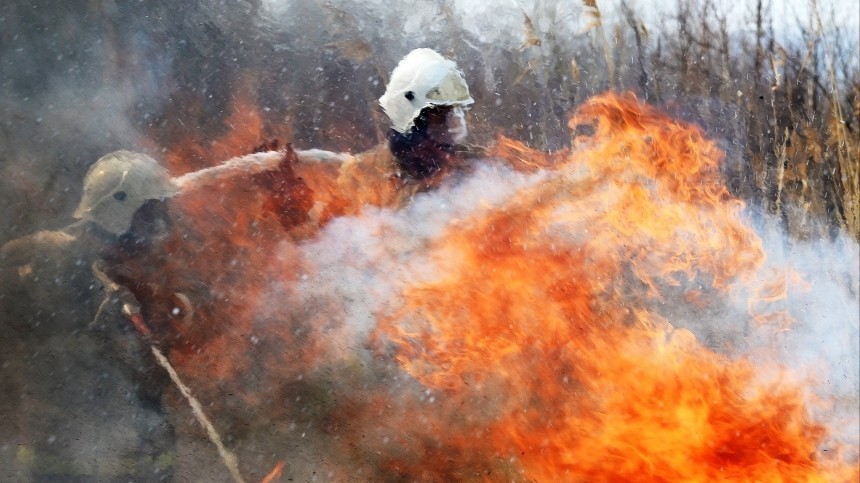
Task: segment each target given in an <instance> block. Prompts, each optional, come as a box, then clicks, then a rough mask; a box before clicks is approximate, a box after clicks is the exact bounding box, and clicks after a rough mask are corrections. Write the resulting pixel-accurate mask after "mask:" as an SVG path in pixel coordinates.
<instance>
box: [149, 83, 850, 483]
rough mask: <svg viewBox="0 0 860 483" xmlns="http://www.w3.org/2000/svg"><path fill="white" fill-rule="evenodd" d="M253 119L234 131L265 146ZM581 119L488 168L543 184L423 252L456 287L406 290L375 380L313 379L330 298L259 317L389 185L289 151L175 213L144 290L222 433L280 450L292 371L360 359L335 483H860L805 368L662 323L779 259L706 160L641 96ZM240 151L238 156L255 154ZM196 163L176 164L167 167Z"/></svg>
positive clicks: (761, 297)
mask: <svg viewBox="0 0 860 483" xmlns="http://www.w3.org/2000/svg"><path fill="white" fill-rule="evenodd" d="M238 111H241V112H245V113H247V112H253V111H250V110H246V109H239V110H238ZM248 122H249V123H250V124H249V125H250V126H251V128H250V129H249V130H246V131H243V132H253V131H255V130H257V131H258V128H257V127H255V126H256V124H254V122H255V121H254V120H253V119H250V120H249V121H248ZM570 125H571V128H572V129H573V131H574V132H575V133H577V135H576V137H575V139H574V143H573V146H572V147H571V149H570V150H569V151H564V152H560V153H555V154H544V153H538V152H535V151H534V150H531V149H529V148H528V147H526V146H525V145H523V144H521V143H518V142H516V141H513V140H508V139H504V138H501V139H500V140H499V143H498V145H497V146H496V148H495V151H494V155H495V156H497V157H501V158H504V159H505V160H507V161H508V162H509V164H510V165H511V166H513V168H514V169H515V170H517V171H524V172H535V171H539V170H544V172H545V173H547V176H546V177H545V178H542V181H539V182H536V183H534V184H532V185H530V186H529V187H527V188H523V189H521V190H520V191H519V192H517V193H516V196H513V197H511V200H510V201H509V202H507V203H505V204H503V205H502V206H501V207H496V208H492V209H488V210H484V211H479V212H477V214H475V215H473V217H472V218H471V219H467V220H460V221H456V222H454V223H452V225H451V226H450V228H449V230H448V231H447V232H446V233H444V234H443V235H442V236H440V237H439V238H437V239H435V240H433V241H432V243H431V245H430V249H431V250H432V252H431V254H432V257H433V258H434V260H435V261H436V262H437V264H438V266H439V267H441V268H442V269H443V270H442V272H443V273H447V275H446V276H444V277H442V278H440V279H438V280H436V281H435V282H433V283H427V284H416V285H413V286H409V287H405V288H404V287H397V288H398V289H402V295H403V303H402V306H398V307H396V308H395V309H394V310H393V313H385V314H378V321H377V322H378V325H377V327H376V330H375V333H374V335H373V345H372V347H373V350H374V355H376V356H377V358H376V359H375V360H374V361H373V362H372V363H371V364H370V365H372V364H373V363H378V364H379V365H380V367H373V368H370V369H358V368H357V366H359V365H363V362H362V364H354V365H350V364H351V362H350V361H347V362H344V361H335V362H332V361H331V359H333V358H330V359H329V360H326V361H324V362H321V361H322V359H323V358H321V357H320V356H321V355H323V353H324V352H325V351H326V350H327V349H326V344H332V345H337V343H338V342H337V341H330V340H327V339H328V338H330V337H331V334H332V332H326V331H327V329H330V328H331V327H333V326H337V325H338V324H342V323H343V322H342V321H340V320H321V318H322V316H320V315H318V314H316V313H315V309H317V308H318V306H317V305H315V304H318V303H338V302H332V301H330V300H326V301H323V302H319V301H309V302H308V306H306V307H305V306H299V307H295V308H294V310H293V309H291V310H289V311H287V312H288V313H281V314H267V313H261V312H260V307H265V306H266V303H265V302H266V301H265V299H264V296H265V295H264V294H265V293H266V290H267V289H266V287H267V286H268V284H270V283H272V282H273V281H275V282H277V283H280V284H283V286H284V287H285V288H284V289H283V290H285V291H289V290H292V289H293V286H294V285H295V283H296V279H297V278H298V277H299V276H300V274H301V272H302V270H304V268H306V267H302V266H301V263H302V262H301V261H300V257H299V255H298V254H297V253H298V252H299V251H300V248H299V247H298V246H297V245H298V241H300V240H304V239H307V238H310V237H313V236H314V235H315V234H316V233H317V230H318V229H319V227H320V226H321V225H323V224H325V223H326V222H327V221H329V220H331V219H332V218H334V217H337V216H341V215H343V214H345V213H346V214H356V213H361V210H360V209H357V208H355V206H356V205H360V204H361V202H363V201H365V200H367V199H370V198H373V199H377V198H378V199H383V198H384V196H381V195H380V196H376V197H373V196H368V192H369V191H373V190H378V191H380V192H382V191H383V190H385V189H390V187H387V186H374V185H372V184H371V185H368V184H367V183H366V182H365V181H366V180H368V179H380V177H379V176H367V177H361V176H358V178H357V182H356V183H351V184H350V183H339V182H338V179H339V177H340V175H341V174H342V173H339V172H338V167H337V166H336V165H335V164H332V163H321V164H316V165H311V164H309V165H301V164H300V163H298V161H297V159H296V157H295V155H294V153H292V151H291V150H289V149H287V150H285V151H284V162H283V163H281V165H280V166H279V169H278V170H276V171H272V172H267V173H263V174H261V175H258V176H255V177H254V178H253V179H251V180H248V179H235V180H228V181H225V182H223V183H220V184H218V185H217V186H214V187H212V188H211V189H207V190H205V191H201V192H193V193H186V194H183V195H182V196H181V197H179V198H177V199H175V200H172V209H173V210H174V212H173V215H174V219H175V222H176V226H177V230H176V232H175V233H173V234H171V236H170V238H169V240H167V241H166V242H165V243H164V245H163V248H164V250H163V252H164V253H163V254H161V255H160V258H153V257H144V258H143V259H142V260H139V261H138V262H139V264H141V265H143V266H138V267H137V268H136V270H137V272H138V273H137V276H136V277H134V278H135V279H136V280H139V281H140V283H141V284H142V285H144V286H146V287H157V288H158V290H161V291H162V292H161V293H157V294H152V296H151V299H152V300H153V301H154V302H153V306H152V307H150V310H149V312H146V311H145V314H147V321H149V322H151V321H152V320H153V319H154V320H156V321H157V320H158V317H157V316H155V315H153V314H154V313H155V312H158V313H159V314H161V316H160V317H161V320H162V329H164V328H167V330H166V331H167V332H170V333H172V336H173V337H174V340H172V341H170V342H169V343H171V344H172V347H173V349H174V350H173V352H172V353H171V358H172V360H173V361H174V363H175V364H176V365H177V367H178V369H179V370H180V372H182V373H183V375H185V374H188V375H190V376H191V379H192V385H193V386H194V388H195V391H198V392H199V393H201V394H204V395H205V396H204V399H206V400H207V401H211V402H212V404H213V406H212V407H211V408H210V409H211V410H212V411H213V412H214V413H215V414H216V415H220V416H221V417H222V419H220V420H219V423H221V424H222V425H226V426H227V432H228V434H232V433H231V432H236V433H237V434H240V435H248V434H250V435H252V436H250V437H249V439H253V438H254V436H256V435H266V436H265V437H268V438H271V440H272V441H274V443H273V444H275V445H279V444H280V442H279V440H278V438H282V437H284V436H285V435H286V434H289V431H288V430H287V429H285V428H283V427H282V426H284V421H285V420H288V417H287V415H289V417H294V416H296V415H298V414H300V413H301V411H302V409H301V408H300V407H295V408H294V407H292V406H291V405H290V404H289V403H284V401H285V400H286V401H295V400H296V399H295V397H294V396H293V394H292V390H306V391H308V390H309V389H308V387H307V386H310V385H312V383H310V382H303V381H304V379H301V378H299V377H296V376H302V377H303V376H304V375H305V374H310V373H312V371H313V369H314V368H319V367H320V364H322V363H328V364H332V366H331V367H335V368H338V369H342V368H343V366H338V365H337V364H343V365H345V366H349V368H348V370H344V372H348V373H349V374H355V375H357V376H356V378H355V379H356V380H357V381H349V382H346V383H343V385H344V386H346V387H349V388H350V389H349V390H348V391H346V394H343V393H337V394H336V397H335V396H331V399H330V400H327V401H329V403H327V404H330V405H329V406H326V407H324V408H323V407H320V408H317V410H318V411H320V413H324V414H322V415H321V416H319V417H320V418H321V419H323V420H324V423H325V424H326V428H327V429H326V431H328V432H329V433H330V434H331V435H334V436H336V437H335V438H334V439H335V440H337V441H339V443H340V444H334V445H329V446H332V447H334V448H336V450H334V451H337V452H338V453H342V454H348V455H351V456H354V455H356V454H358V455H359V456H360V457H358V458H351V460H352V461H350V462H343V464H344V467H345V468H347V469H344V470H343V471H344V474H348V473H350V471H349V468H351V467H350V466H349V465H355V467H357V468H362V469H364V468H366V466H364V465H371V466H374V467H375V468H374V470H378V471H379V474H378V475H369V476H368V477H369V478H370V479H373V477H374V476H378V479H391V478H392V477H393V476H398V477H403V478H407V477H408V478H410V479H419V480H452V479H457V480H462V479H474V480H512V479H513V480H517V479H527V480H536V481H559V480H565V481H631V480H655V481H711V480H720V481H722V480H744V481H840V480H845V481H851V480H852V479H853V480H855V481H856V479H857V477H858V476H860V471H858V469H857V467H856V461H851V462H849V463H846V461H845V460H843V459H841V456H840V455H838V454H834V453H837V452H835V451H833V452H831V453H829V455H830V456H828V455H825V454H824V452H823V451H822V447H823V446H824V444H825V443H826V442H827V437H828V434H827V431H826V429H825V427H824V426H823V425H822V424H820V423H819V422H817V421H815V420H813V419H812V418H811V416H810V415H809V410H810V407H809V403H808V398H807V395H806V393H805V392H804V391H803V390H802V388H801V387H800V384H799V383H798V382H797V381H796V380H794V379H793V376H792V375H791V374H789V373H787V372H784V371H782V370H781V369H780V368H777V367H774V368H761V367H757V366H754V365H753V364H752V363H751V362H750V361H748V360H745V359H742V358H731V357H728V356H726V355H724V354H720V353H718V352H716V351H715V350H714V349H713V348H711V347H707V346H706V345H705V344H703V343H701V342H699V341H698V340H697V339H696V337H695V336H694V335H693V332H692V331H691V330H688V329H687V328H685V327H683V325H684V321H683V320H681V321H679V320H676V319H674V317H673V314H672V313H671V311H670V310H668V309H667V307H676V306H679V307H685V308H687V309H689V312H691V313H697V310H699V309H701V308H704V307H707V306H709V305H710V304H713V303H716V301H718V300H720V298H721V297H723V296H724V295H725V294H726V292H727V291H728V290H729V289H730V288H731V287H732V285H733V284H734V283H735V282H736V281H738V280H742V279H745V278H748V277H751V276H752V275H753V274H754V273H756V271H757V270H759V269H760V267H761V266H762V263H763V260H764V256H765V254H764V251H763V249H762V246H761V241H760V239H759V238H758V236H757V235H756V234H755V233H754V232H753V230H752V229H751V228H750V227H749V226H748V224H747V223H746V220H745V219H744V218H743V216H742V209H743V204H742V202H741V201H739V200H737V199H735V198H733V197H732V196H731V195H730V194H729V193H728V191H727V190H726V188H725V186H724V185H723V183H722V180H721V176H720V173H719V166H720V163H721V161H722V157H723V153H722V152H721V151H720V150H719V149H718V148H717V147H716V145H715V143H714V142H713V141H711V140H709V139H707V138H706V137H705V136H704V134H703V133H702V132H701V130H699V129H698V128H696V127H695V126H691V125H687V124H683V123H679V122H676V121H673V120H672V119H670V118H668V117H667V116H665V115H663V114H661V113H660V112H659V111H657V110H656V109H653V108H651V107H648V106H646V105H643V104H642V103H640V102H639V101H638V100H636V99H635V98H634V97H632V96H630V95H616V94H607V95H603V96H599V97H596V98H593V99H591V100H590V101H588V102H586V103H585V104H584V105H583V106H582V107H581V108H580V109H579V110H578V111H577V112H576V113H575V115H574V116H573V118H572V119H571V122H570ZM580 133H584V134H580ZM230 136H233V135H230ZM235 136H237V137H235V138H232V137H229V136H228V137H229V139H228V140H227V141H225V144H224V145H225V146H227V147H228V148H230V149H237V147H238V146H240V145H246V146H252V145H254V144H257V143H258V142H259V138H257V139H253V140H243V139H240V138H242V136H243V135H242V134H241V133H239V134H236V135H235ZM225 139H227V138H225ZM230 149H228V150H227V151H225V152H224V154H225V156H222V157H226V156H227V155H233V154H237V153H236V152H231V151H230ZM202 152H203V151H200V152H197V151H195V152H193V153H191V154H188V153H180V154H177V155H176V156H177V158H176V160H175V161H173V162H174V167H179V168H177V169H179V170H180V171H181V170H183V169H187V167H188V165H183V164H182V163H183V162H184V161H182V159H185V157H186V156H191V157H192V158H193V157H194V156H202V154H200V153H202ZM195 153H197V154H195ZM207 156H208V154H207ZM180 166H182V167H180ZM362 174H364V173H363V172H361V171H360V170H359V172H358V175H362ZM350 189H353V190H354V191H350ZM371 194H373V193H371ZM357 200H359V201H357ZM380 204H383V203H381V202H380ZM141 273H142V274H144V276H141ZM309 276H311V277H313V276H315V274H314V273H310V274H309ZM802 284H803V282H802V280H801V279H799V278H798V279H794V278H790V279H787V280H783V282H782V283H774V284H772V285H764V286H762V287H759V288H757V289H754V290H753V296H752V299H753V300H751V301H750V305H749V307H750V318H751V320H750V321H758V322H761V321H768V320H777V319H778V320H777V321H778V323H788V322H786V321H790V314H787V313H785V314H783V313H781V312H778V311H776V312H775V311H770V310H769V309H770V306H769V305H768V304H771V303H774V302H779V301H780V300H782V298H784V296H785V295H784V294H785V293H786V292H785V291H786V290H787V287H790V286H801V287H802ZM141 290H142V289H141ZM144 291H145V290H144ZM174 292H176V293H181V294H182V295H183V296H184V297H185V298H187V299H188V300H191V301H193V302H194V303H196V304H199V306H197V307H194V314H193V317H191V319H192V320H191V321H190V322H188V323H187V324H186V325H183V322H182V321H181V320H176V319H171V318H170V315H169V314H171V313H172V312H171V305H170V303H171V301H173V300H175V299H182V297H178V296H174ZM237 294H240V296H238V297H237ZM397 295H401V294H400V293H398V294H397ZM341 303H343V304H346V303H348V302H346V301H343V302H341ZM753 309H755V310H753ZM332 312H337V311H336V310H332V311H328V312H326V313H332ZM180 315H181V314H180ZM768 317H770V319H768ZM670 321H672V322H675V324H676V325H677V326H678V327H674V326H673V325H672V324H671V323H670ZM750 321H743V322H744V323H747V322H750ZM691 325H693V324H691ZM257 344H260V345H259V346H258V345H257ZM389 354H390V355H393V357H394V358H395V359H396V360H397V361H398V362H399V364H400V368H402V370H403V371H405V372H406V373H407V374H408V375H409V376H411V379H410V380H409V384H404V385H403V386H402V390H403V394H398V393H397V391H395V390H393V389H392V388H391V387H388V386H386V381H389V380H394V379H397V378H398V377H402V375H403V374H402V373H401V372H399V371H398V369H392V368H388V367H387V366H386V365H385V364H384V361H385V359H386V357H387V356H388V355H389ZM328 369H331V368H328ZM362 370H365V371H366V372H361V371H362ZM765 370H766V371H768V373H767V374H764V371H765ZM322 372H326V371H322ZM330 372H332V373H334V372H335V371H334V370H330ZM773 374H776V376H774V375H773ZM358 376H363V377H365V379H363V380H359V379H361V377H358ZM765 376H768V377H765ZM317 377H322V376H320V375H319V374H317ZM304 384H307V386H304ZM410 384H411V385H410ZM397 387H398V388H400V387H401V386H397ZM228 388H229V389H228ZM310 391H311V392H313V391H317V392H319V389H318V388H316V387H313V388H311V389H310ZM413 391H414V393H413ZM225 393H229V394H231V395H232V394H235V395H237V397H238V398H239V399H241V401H240V402H236V401H235V400H233V399H229V398H225V397H224V396H223V395H224V394H225ZM415 394H418V395H420V397H417V398H414V397H412V396H414V395H415ZM429 394H432V396H429ZM207 396H208V397H207ZM317 396H319V394H317ZM319 397H321V396H319ZM335 400H336V402H334V401H335ZM234 412H238V415H234V416H235V417H234V419H238V421H235V420H234V421H233V424H232V425H230V424H227V423H226V422H225V421H229V420H230V416H231V415H232V413H234ZM252 415H253V416H254V417H252ZM278 418H280V419H278ZM255 431H256V432H255ZM377 436H379V437H378V438H377ZM303 437H304V434H302V438H303ZM371 441H387V442H386V443H385V444H383V443H373V442H371ZM254 442H255V443H258V441H254ZM327 443H328V442H327ZM260 445H261V447H263V446H264V445H263V444H262V443H260ZM247 446H248V447H249V448H250V447H253V446H254V445H252V444H249V445H247ZM278 447H279V448H280V446H278ZM249 451H250V450H249ZM279 451H280V449H279ZM269 454H270V455H271V454H272V453H271V452H269ZM277 454H281V453H280V452H278V453H277ZM241 456H242V455H240V460H241V459H242V457H241ZM267 458H269V460H268V463H265V464H266V466H263V467H265V468H269V467H271V466H270V465H271V464H273V463H274V462H273V461H272V458H274V456H267ZM344 459H350V458H344ZM358 460H360V461H361V462H356V461H358ZM855 460H856V458H855ZM256 461H259V462H262V461H264V460H256ZM292 465H293V462H292V461H291V467H290V471H293V468H292ZM852 465H853V466H852ZM282 468H283V463H282V462H281V463H280V464H277V465H276V466H275V469H274V470H272V472H271V473H270V475H269V476H267V477H266V478H269V477H272V478H277V477H278V476H279V475H280V473H281V471H282ZM365 474H366V473H365Z"/></svg>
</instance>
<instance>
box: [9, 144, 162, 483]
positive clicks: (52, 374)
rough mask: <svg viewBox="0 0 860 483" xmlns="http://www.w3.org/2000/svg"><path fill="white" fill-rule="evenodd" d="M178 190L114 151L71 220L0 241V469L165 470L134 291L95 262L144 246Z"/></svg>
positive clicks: (111, 473) (79, 473) (20, 473)
mask: <svg viewBox="0 0 860 483" xmlns="http://www.w3.org/2000/svg"><path fill="white" fill-rule="evenodd" d="M175 192H176V186H175V185H174V183H173V182H172V180H171V179H170V177H169V176H168V174H167V172H166V170H164V168H162V167H161V166H159V165H158V163H157V162H156V161H155V160H153V159H152V158H150V157H149V156H146V155H144V154H140V153H133V152H129V151H116V152H113V153H110V154H108V155H106V156H104V157H102V158H100V159H99V160H98V161H97V162H96V163H95V164H94V165H93V166H92V167H91V168H90V170H89V172H88V173H87V176H86V178H85V182H84V193H83V197H82V199H81V202H80V206H79V207H78V209H77V210H76V211H75V213H74V217H75V218H77V219H78V221H77V222H75V223H72V224H70V225H68V226H66V227H65V228H62V229H60V230H56V231H42V232H37V233H35V234H32V235H29V236H25V237H23V238H19V239H16V240H12V241H10V242H8V243H6V244H5V245H3V246H2V247H0V279H2V287H0V310H2V312H0V313H2V318H1V319H0V325H2V326H0V334H2V335H0V337H2V338H3V340H2V341H0V346H2V354H0V357H2V362H0V367H2V368H3V369H2V373H0V378H2V384H3V386H4V391H3V393H2V395H0V398H2V402H0V410H2V415H3V420H4V421H3V422H4V424H3V426H4V430H3V431H0V432H2V433H3V435H2V436H0V438H3V441H2V443H0V446H2V455H0V458H2V459H0V467H2V468H3V470H2V471H4V472H5V473H6V474H2V477H5V478H7V479H14V480H23V479H27V478H28V477H29V478H30V479H33V480H38V481H41V480H51V481H53V480H55V479H56V480H58V481H59V480H62V481H66V480H70V481H84V480H86V481H93V480H95V481H114V480H134V481H159V480H162V479H166V478H167V479H169V478H170V477H171V475H170V472H171V464H172V463H171V461H172V459H173V442H172V441H173V438H174V437H173V434H172V433H173V430H172V428H171V427H170V425H169V424H168V422H167V419H166V417H165V414H164V412H163V408H162V406H161V403H160V398H159V393H160V388H161V387H163V385H164V384H166V383H167V382H168V381H167V379H166V375H164V374H163V373H160V372H159V371H158V368H157V367H155V365H154V363H153V361H152V360H151V355H149V354H148V351H147V348H148V344H146V342H145V341H143V340H141V338H140V337H139V336H138V334H136V331H135V330H134V328H133V327H132V325H131V324H129V320H128V317H127V314H128V313H129V309H130V307H133V306H134V305H135V301H134V299H133V297H131V296H130V293H128V292H127V291H122V290H118V289H117V286H116V285H115V284H113V283H112V282H111V281H110V279H109V278H107V276H106V275H105V274H104V271H103V267H102V264H103V262H104V259H103V256H104V253H105V252H106V251H111V250H114V249H115V247H116V246H119V245H125V246H137V247H145V246H146V245H147V244H150V243H153V241H154V238H156V237H157V236H158V235H157V234H158V233H159V232H161V231H163V230H164V227H165V225H166V224H167V223H169V222H168V221H167V219H166V217H164V216H163V213H164V208H163V205H164V200H165V199H166V198H168V197H170V196H172V195H173V194H174V193H175ZM123 306H125V307H123ZM123 308H125V312H126V313H125V314H124V313H123Z"/></svg>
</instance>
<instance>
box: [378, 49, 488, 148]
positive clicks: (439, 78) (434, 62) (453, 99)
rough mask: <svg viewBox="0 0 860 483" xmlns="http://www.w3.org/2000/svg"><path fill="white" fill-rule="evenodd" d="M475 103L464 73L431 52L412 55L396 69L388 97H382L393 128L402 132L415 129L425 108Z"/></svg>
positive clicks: (417, 52) (424, 51)
mask: <svg viewBox="0 0 860 483" xmlns="http://www.w3.org/2000/svg"><path fill="white" fill-rule="evenodd" d="M474 102H475V100H474V99H472V96H470V95H469V86H468V85H466V79H465V77H464V76H463V71H461V70H460V69H459V68H458V67H457V64H455V63H454V61H451V60H448V59H446V58H445V57H442V56H441V55H439V53H438V52H436V51H435V50H432V49H415V50H413V51H412V52H409V54H407V55H406V57H404V58H403V59H402V60H401V61H400V63H398V64H397V67H395V68H394V71H393V72H392V73H391V81H389V82H388V86H387V87H386V89H385V94H383V95H382V97H381V98H379V104H381V105H382V109H383V110H384V111H385V114H387V115H388V118H389V119H391V126H392V127H393V128H394V129H395V130H396V131H398V132H401V133H406V132H408V131H409V130H410V129H412V126H414V125H415V119H416V118H417V117H418V115H419V114H420V113H421V110H422V109H424V108H425V107H429V106H464V107H465V106H469V105H471V104H473V103H474Z"/></svg>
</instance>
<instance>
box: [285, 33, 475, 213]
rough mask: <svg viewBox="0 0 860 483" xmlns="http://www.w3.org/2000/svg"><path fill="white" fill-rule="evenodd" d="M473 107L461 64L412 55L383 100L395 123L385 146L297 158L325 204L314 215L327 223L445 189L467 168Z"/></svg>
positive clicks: (423, 51)
mask: <svg viewBox="0 0 860 483" xmlns="http://www.w3.org/2000/svg"><path fill="white" fill-rule="evenodd" d="M473 103H474V100H473V99H472V96H471V95H470V94H469V86H468V85H467V84H466V80H465V77H464V75H463V71H462V70H460V68H459V67H457V64H456V63H455V62H453V61H452V60H449V59H446V58H445V57H443V56H442V55H440V54H439V53H437V52H436V51H434V50H432V49H427V48H420V49H415V50H413V51H412V52H410V53H409V54H407V55H406V56H405V57H404V58H403V59H402V60H401V61H400V62H399V63H398V64H397V66H396V67H395V68H394V70H393V71H392V73H391V80H390V81H389V83H388V85H387V87H386V90H385V93H384V94H383V95H382V97H381V98H380V99H379V104H380V105H381V106H382V109H383V111H384V112H385V114H386V116H388V119H389V121H390V128H389V129H388V131H387V135H386V142H385V143H382V144H381V145H379V146H376V147H375V148H373V149H371V150H370V151H367V152H364V153H361V154H358V155H356V156H351V155H348V154H342V153H341V154H336V153H331V152H327V151H320V150H307V151H298V152H297V154H298V157H299V161H300V162H299V164H298V166H297V167H296V172H297V174H298V175H299V176H300V177H301V178H302V179H303V180H304V181H305V182H306V183H307V184H308V186H309V188H310V189H311V190H312V191H313V192H314V194H315V199H316V200H317V201H318V204H319V206H318V207H317V208H316V210H315V211H314V210H312V212H311V215H313V216H315V217H316V218H317V221H318V222H320V223H321V222H324V221H325V220H326V219H328V218H330V217H332V216H337V215H343V214H347V215H349V214H356V213H358V212H360V211H361V209H362V208H363V207H364V206H367V205H373V206H385V207H392V208H397V207H401V206H403V205H404V203H406V202H407V201H408V200H410V199H411V198H412V197H413V196H414V195H415V194H416V193H419V192H421V191H426V190H429V189H432V188H433V187H435V186H437V185H438V184H439V182H440V181H441V180H443V179H445V178H446V177H447V175H448V174H449V173H451V172H452V171H456V170H458V169H460V168H462V167H463V166H464V158H465V157H466V156H467V155H468V150H467V149H465V146H464V145H463V144H462V143H463V141H464V140H465V139H466V137H467V135H468V126H467V123H466V113H467V111H468V110H469V108H470V106H471V105H472V104H473ZM321 173H328V174H327V175H326V174H324V175H322V176H321Z"/></svg>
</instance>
